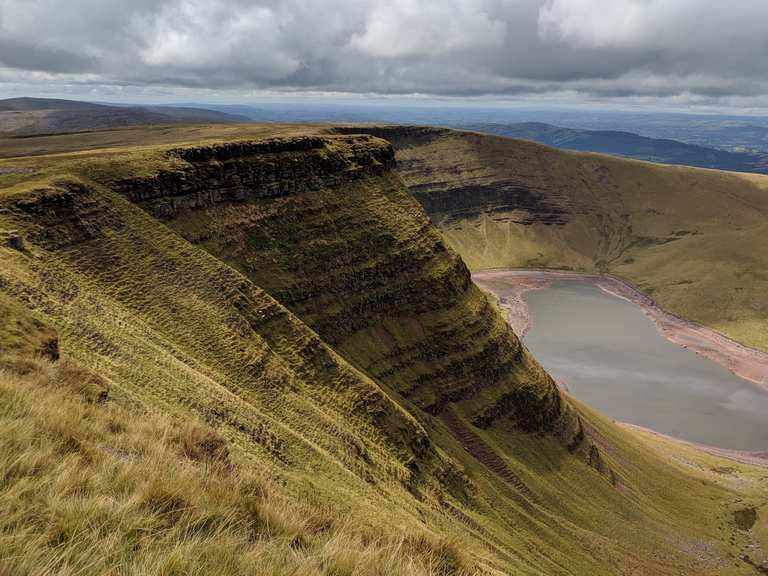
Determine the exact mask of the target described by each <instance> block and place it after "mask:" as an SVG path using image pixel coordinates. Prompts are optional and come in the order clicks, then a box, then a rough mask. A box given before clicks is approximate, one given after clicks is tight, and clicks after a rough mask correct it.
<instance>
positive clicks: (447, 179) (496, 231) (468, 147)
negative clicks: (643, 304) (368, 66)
mask: <svg viewBox="0 0 768 576" xmlns="http://www.w3.org/2000/svg"><path fill="white" fill-rule="evenodd" d="M373 131H374V132H376V133H379V134H381V135H383V136H385V137H388V138H391V139H392V141H393V142H394V143H395V145H396V147H397V157H398V161H399V171H400V174H401V175H402V177H403V179H404V181H405V182H406V184H407V185H408V187H409V188H410V189H411V191H412V192H413V193H414V195H415V196H416V197H417V198H418V199H419V201H420V202H421V203H422V204H423V205H424V207H425V208H426V210H427V212H429V213H430V215H431V217H432V219H433V221H434V222H435V223H437V224H438V226H439V227H440V229H441V231H442V232H443V235H444V237H445V238H446V239H447V241H448V244H449V245H450V246H451V247H453V248H454V249H455V250H456V251H457V252H458V253H459V254H461V255H462V257H463V258H464V259H465V260H466V262H467V264H468V265H469V267H470V268H472V269H475V270H478V269H484V268H501V267H542V268H562V269H574V270H585V271H600V272H608V273H611V274H615V275H617V276H620V277H622V278H624V279H626V280H628V281H629V282H631V283H632V284H634V285H636V286H637V287H639V288H640V289H641V290H642V291H643V292H645V293H646V294H648V295H650V296H652V297H653V298H654V299H655V300H657V301H658V302H659V303H660V304H661V305H662V306H663V307H664V308H665V309H667V310H669V311H670V312H673V313H675V314H677V315H679V316H682V317H684V318H686V319H690V320H695V321H698V322H700V323H702V324H705V325H707V326H710V327H713V328H715V329H717V330H720V331H722V332H724V333H725V334H727V335H728V336H731V337H732V338H734V339H736V340H739V341H741V342H744V343H746V344H749V345H751V346H756V347H758V348H761V349H763V350H768V329H766V326H768V296H766V295H767V294H768V242H766V241H765V239H766V238H768V177H764V176H758V175H747V174H737V173H729V172H719V171H714V170H703V169H695V168H687V167H681V166H663V165H658V164H649V163H644V162H637V161H631V160H622V159H618V158H610V157H607V156H600V155H597V154H586V153H572V152H564V151H559V150H554V149H551V148H547V147H545V146H541V145H538V144H534V143H530V142H523V141H516V140H509V139H505V138H500V137H496V136H488V135H482V134H475V133H470V132H458V131H449V130H435V129H397V128H394V129H386V128H384V129H380V130H378V131H377V130H373Z"/></svg>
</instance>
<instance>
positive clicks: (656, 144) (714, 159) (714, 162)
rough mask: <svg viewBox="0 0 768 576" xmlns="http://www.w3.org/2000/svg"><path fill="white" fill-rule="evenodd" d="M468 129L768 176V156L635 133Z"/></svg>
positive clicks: (520, 126)
mask: <svg viewBox="0 0 768 576" xmlns="http://www.w3.org/2000/svg"><path fill="white" fill-rule="evenodd" d="M465 128H469V129H471V130H476V131H478V132H487V133H490V134H497V135H499V136H507V137H509V138H519V139H523V140H532V141H534V142H539V143H540V144H546V145H548V146H553V147H555V148H562V149H565V150H577V151H580V152H599V153H602V154H611V155H614V156H623V157H626V158H634V159H636V160H646V161H649V162H659V163H662V164H679V165H685V166H694V167H697V168H716V169H719V170H730V171H735V172H757V173H763V174H764V173H768V155H764V154H758V153H752V152H729V151H726V150H718V149H716V148H709V147H706V146H699V145H696V144H687V143H685V142H679V141H677V140H670V139H666V138H649V137H646V136H640V135H639V134H635V133H633V132H625V131H619V130H584V129H576V128H562V127H560V126H553V125H551V124H545V123H543V122H521V123H515V124H472V125H468V126H465Z"/></svg>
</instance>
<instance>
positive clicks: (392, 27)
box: [0, 0, 768, 106]
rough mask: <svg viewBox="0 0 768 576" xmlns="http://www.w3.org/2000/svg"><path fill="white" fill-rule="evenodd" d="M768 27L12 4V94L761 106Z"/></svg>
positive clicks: (178, 1)
mask: <svg viewBox="0 0 768 576" xmlns="http://www.w3.org/2000/svg"><path fill="white" fill-rule="evenodd" d="M766 22H768V2H765V1H764V0H740V1H739V2H722V1H721V0H675V1H674V2H670V1H668V0H667V1H664V0H231V1H226V0H132V1H131V2H125V1H124V0H38V1H37V2H34V3H32V2H28V1H26V0H0V66H3V67H5V69H6V70H5V72H4V73H3V74H0V90H2V86H3V84H4V83H5V84H7V85H9V84H10V83H13V84H14V85H16V86H20V85H24V84H25V82H27V83H29V84H30V86H31V85H32V75H33V72H36V71H43V72H46V73H47V74H48V76H47V78H46V79H47V81H48V82H50V83H52V84H56V83H57V82H58V83H61V84H62V85H64V84H66V85H67V86H72V85H88V84H89V83H90V84H93V85H94V86H102V87H105V86H115V87H123V86H134V87H137V89H143V88H142V87H156V89H157V90H165V91H170V92H171V93H172V92H173V90H175V89H177V88H178V89H182V88H190V89H194V88H197V89H201V90H202V89H215V90H249V89H268V90H305V91H306V90H313V91H339V92H353V93H354V92H357V93H381V94H408V93H425V94H434V95H455V96H462V95H483V94H491V95H504V94H507V95H516V94H547V93H558V92H569V93H575V94H582V95H585V96H588V97H600V96H605V97H615V98H621V97H642V98H646V97H649V98H653V97H657V98H671V97H678V98H691V99H696V98H712V99H723V98H740V97H743V98H750V99H753V100H754V99H757V100H759V99H761V98H765V96H764V95H765V94H766V85H768V58H765V55H767V54H768V33H767V32H766V27H765V23H766ZM102 89H103V88H102ZM765 105H766V106H768V101H766V102H765Z"/></svg>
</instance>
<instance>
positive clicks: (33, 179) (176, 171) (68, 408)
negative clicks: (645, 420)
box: [0, 125, 768, 576]
mask: <svg viewBox="0 0 768 576" xmlns="http://www.w3.org/2000/svg"><path fill="white" fill-rule="evenodd" d="M364 131H365V129H361V128H355V129H353V128H347V129H345V130H344V132H346V133H344V134H340V133H339V129H338V128H336V127H321V126H315V127H301V126H295V125H294V126H274V125H270V126H263V125H261V126H260V125H242V126H239V125H237V126H236V125H229V126H228V125H221V126H182V127H172V128H163V129H159V128H125V129H122V130H112V131H105V132H89V133H85V134H72V135H57V136H42V137H36V138H25V139H22V140H23V142H19V141H18V139H10V140H8V142H11V143H12V144H13V146H12V147H9V148H4V154H5V158H3V159H2V160H0V238H2V244H1V247H0V262H2V265H1V266H0V312H2V314H0V318H2V324H0V353H1V356H0V366H1V367H2V370H0V394H2V396H3V398H4V399H5V401H3V402H2V403H0V427H2V428H0V458H2V462H3V466H2V467H3V470H6V473H5V474H4V476H3V479H2V483H0V510H1V511H2V514H0V533H2V534H3V536H4V538H2V539H0V568H2V570H5V571H9V572H10V573H21V574H27V573H28V574H33V573H39V571H40V568H39V567H41V566H42V567H45V569H46V570H48V571H49V572H53V573H73V574H74V573H84V572H91V573H100V572H109V571H115V570H117V571H120V572H122V573H127V574H146V573H153V574H154V573H167V574H174V573H178V574H208V573H218V574H247V573H253V572H254V570H256V571H260V572H261V573H264V572H266V573H272V574H285V575H287V574H310V575H313V574H317V575H320V574H323V575H330V574H363V575H369V574H370V575H374V574H379V575H381V574H434V575H443V576H446V575H469V574H523V575H527V574H530V575H539V576H543V575H546V576H551V575H580V574H590V575H592V574H595V575H597V574H605V575H614V574H627V575H629V574H634V575H637V574H648V575H650V574H653V575H665V574H669V575H673V574H674V575H678V574H681V573H683V574H713V575H714V574H718V575H727V574H733V575H736V574H744V575H748V574H754V573H755V571H756V570H757V567H758V566H760V564H761V563H763V562H765V560H766V558H765V552H764V550H765V548H766V547H767V546H768V541H767V540H766V538H768V533H767V531H766V527H767V526H768V524H767V522H768V517H767V516H766V508H765V506H766V505H765V502H766V498H765V496H766V494H765V484H764V482H763V481H762V479H763V478H764V476H765V470H764V469H762V468H759V467H757V466H753V465H751V464H746V463H742V462H739V461H731V460H723V459H721V458H719V457H715V456H712V455H710V454H707V453H704V452H701V451H698V450H696V449H694V448H692V447H690V446H687V445H683V444H679V443H676V442H673V441H670V440H667V439H664V438H660V437H657V436H654V435H652V434H648V433H644V432H641V431H637V430H633V429H629V428H626V427H623V426H620V425H617V424H616V423H614V422H612V421H610V420H608V419H606V418H604V417H603V416H601V415H600V414H597V413H595V412H594V411H592V410H591V409H590V408H589V407H587V406H584V405H582V404H580V403H579V402H577V401H575V400H574V399H572V398H570V397H569V396H568V395H567V394H566V393H565V392H563V391H561V390H559V389H558V388H557V386H556V385H555V384H554V382H553V381H552V379H551V378H550V377H549V376H548V375H547V374H546V372H545V371H544V370H543V369H542V368H541V367H540V366H539V365H538V363H537V362H536V360H535V359H534V358H532V357H531V356H530V354H529V353H528V351H527V350H526V349H525V347H524V346H523V345H522V344H521V343H520V341H519V340H518V338H517V337H516V335H515V334H514V333H513V332H512V330H511V329H510V328H509V326H508V325H507V323H506V322H505V320H504V318H503V316H502V314H501V311H500V309H499V308H497V306H496V303H495V302H494V301H493V300H492V299H490V298H489V297H488V296H487V295H486V294H485V293H483V292H482V291H481V290H479V289H478V288H477V287H476V286H475V285H474V284H473V283H472V281H471V278H470V274H469V268H468V266H467V264H465V261H466V262H468V263H469V265H470V266H471V267H475V268H476V267H478V266H479V265H492V264H498V265H508V264H509V263H510V262H511V261H512V260H505V258H509V259H512V258H516V259H517V260H514V261H519V262H525V263H529V262H528V261H529V260H530V259H531V258H532V257H533V258H534V259H536V258H539V259H541V258H543V256H539V255H538V251H540V250H543V249H544V248H543V247H544V246H545V244H544V242H545V240H548V241H550V244H549V245H547V246H551V247H547V248H546V249H547V252H546V255H547V256H548V257H549V258H550V260H548V261H544V262H541V264H546V263H547V262H549V263H551V264H553V265H560V264H561V263H562V264H563V265H565V263H566V259H567V262H570V263H575V262H578V263H582V262H583V263H584V264H583V265H584V266H585V267H587V266H598V263H597V257H598V256H600V259H601V260H604V261H605V262H606V264H605V265H603V264H600V266H601V267H603V266H608V267H609V266H610V265H611V263H612V262H613V261H612V260H609V259H608V258H609V256H611V255H613V254H614V252H613V250H614V248H613V246H612V245H610V243H607V242H605V241H603V240H600V239H601V238H607V239H609V240H613V239H614V236H613V235H611V234H608V232H609V231H611V230H613V228H612V226H613V222H612V221H610V220H608V217H607V216H606V222H605V227H604V230H605V231H606V232H605V234H604V235H603V236H601V235H600V234H595V235H594V236H593V234H592V232H590V231H589V230H588V229H587V225H586V224H582V225H580V227H579V226H577V227H576V229H577V230H585V232H584V233H583V236H581V237H580V236H578V234H575V233H574V236H573V237H574V238H577V239H579V238H581V239H582V240H583V246H584V248H583V249H582V245H581V244H578V243H575V244H571V243H570V242H571V236H569V235H567V234H565V233H563V235H562V238H561V239H560V240H559V243H558V244H555V242H554V241H553V240H549V237H548V236H547V234H549V233H551V232H553V231H560V230H563V229H564V228H563V227H567V226H569V222H571V221H576V219H577V216H576V215H577V214H578V213H577V211H576V210H575V208H572V207H571V206H570V205H566V199H568V198H569V196H568V187H565V186H564V188H565V190H564V191H561V193H560V195H559V196H558V195H555V194H551V193H549V192H548V193H547V195H546V197H547V198H546V199H545V200H543V199H542V198H540V196H543V192H542V191H541V190H534V191H533V192H532V191H530V190H524V189H523V187H522V185H517V186H516V187H513V186H512V184H509V183H508V180H511V179H512V178H513V176H514V174H518V171H521V170H522V168H521V167H523V166H525V170H527V172H526V174H527V177H528V178H533V177H534V176H533V175H534V174H537V173H538V174H540V176H539V177H540V178H541V180H542V182H545V183H549V184H547V185H548V186H552V187H553V188H554V187H557V186H560V185H561V182H570V177H571V174H570V172H567V171H566V169H565V168H561V166H560V165H558V164H555V165H553V166H552V167H551V169H550V170H562V172H559V173H557V174H552V173H551V172H548V171H547V170H546V169H543V168H542V165H546V164H545V163H544V162H540V163H539V164H538V165H536V164H532V165H527V166H526V162H528V161H533V160H535V159H536V158H537V157H539V156H540V155H543V154H545V153H546V154H553V155H555V156H554V158H560V157H559V156H557V155H558V154H562V155H563V157H564V158H565V160H560V161H561V162H563V163H566V162H567V159H568V158H572V157H576V158H577V160H579V159H580V158H581V157H580V156H577V155H569V154H566V153H562V152H556V151H551V150H549V149H546V148H543V147H541V146H537V145H533V144H528V143H519V142H513V141H509V140H504V139H493V137H487V136H478V135H471V134H466V133H453V132H445V131H433V130H426V129H418V128H417V129H413V128H398V129H386V130H385V132H383V133H381V134H378V135H370V134H363V133H361V132H364ZM374 131H375V130H374ZM381 135H386V136H388V137H389V138H391V139H392V140H393V141H394V142H395V143H396V145H397V155H398V157H399V160H398V161H399V167H398V164H396V162H395V159H396V156H395V149H393V148H392V146H391V145H390V144H389V143H388V142H387V141H386V140H384V139H381V138H379V137H378V136H381ZM485 138H491V139H492V141H493V142H496V141H499V142H500V143H499V144H498V146H499V147H500V149H501V150H503V152H504V154H503V155H502V154H498V155H496V156H494V157H495V158H496V159H497V162H498V165H492V164H490V160H486V159H485V157H483V156H481V152H482V151H488V150H489V148H488V147H487V146H486V145H485V144H483V145H482V146H479V147H477V148H471V147H469V146H471V145H472V143H473V142H475V141H476V140H477V141H480V142H481V143H482V142H485V141H484V140H483V139H485ZM3 142H5V141H3ZM510 142H511V143H512V144H508V143H510ZM509 146H511V148H510V147H509ZM468 147H469V148H468ZM512 149H517V150H518V152H517V154H518V155H523V154H525V153H526V152H525V151H527V150H533V152H531V154H532V158H529V157H527V156H521V158H522V159H521V160H520V161H519V162H516V163H510V154H511V150H512ZM491 151H492V152H494V153H495V152H496V151H495V150H491ZM595 158H598V160H595V162H598V161H599V162H609V163H610V162H626V163H627V164H628V167H627V168H626V172H625V173H622V177H624V178H626V180H625V181H626V182H628V183H631V182H634V180H633V178H640V179H642V180H643V181H644V178H645V176H647V175H648V174H649V173H650V174H653V170H655V168H654V167H652V166H650V165H647V164H642V163H632V162H629V161H620V160H615V159H605V158H603V157H595ZM513 159H514V157H513ZM579 161H581V160H579ZM427 162H429V163H430V164H427ZM573 162H576V160H573ZM505 165H506V166H508V168H507V169H504V168H503V166H505ZM649 166H650V167H649ZM665 169H671V168H665ZM569 170H570V168H569ZM709 174H710V173H708V172H707V173H705V175H704V176H699V177H698V179H694V180H693V183H694V184H696V185H701V186H704V185H705V184H706V183H707V182H708V175H709ZM558 175H559V177H560V178H561V180H559V179H558V178H556V177H555V176H558ZM470 176H471V181H472V184H471V185H469V184H468V185H466V186H464V188H463V189H462V188H461V187H460V186H459V184H461V183H464V182H465V179H467V178H469V177H470ZM694 176H695V175H694ZM514 177H520V176H519V175H518V176H514ZM641 177H642V178H641ZM722 177H723V178H725V179H726V183H732V182H734V181H736V180H733V179H735V178H737V177H738V178H742V179H744V180H743V181H744V182H750V180H748V179H746V178H747V177H745V176H735V175H724V176H722ZM660 178H661V177H660ZM755 178H756V180H755V181H754V182H755V183H754V192H753V195H754V198H753V203H755V202H757V198H758V197H759V191H760V190H761V188H760V186H761V185H762V184H761V183H762V181H761V180H759V179H757V177H755ZM660 181H663V179H662V180H660ZM739 181H741V180H739ZM457 182H458V183H457ZM500 182H503V185H502V184H500ZM654 182H655V181H654ZM483 183H485V184H483ZM405 184H408V186H409V187H410V191H409V189H408V187H406V185H405ZM483 185H484V186H485V187H483ZM544 185H545V184H541V186H544ZM635 185H637V184H635ZM706 185H708V184H706ZM518 189H519V190H518ZM462 190H463V192H462ZM510 190H517V191H516V192H514V194H512V195H510V192H509V191H510ZM546 190H547V191H548V190H549V189H546ZM712 194H714V192H712ZM417 198H418V199H419V200H420V201H421V203H422V204H423V205H424V206H426V208H427V212H429V213H430V214H431V216H432V220H433V221H434V222H436V223H438V224H439V226H440V228H438V227H436V226H434V225H433V223H432V222H431V221H430V218H428V216H427V213H426V212H425V211H424V209H423V208H422V206H421V205H420V204H419V202H417V200H416V199H417ZM512 201H514V206H513V205H512ZM736 204H737V205H738V206H739V207H742V204H741V203H738V202H737V203H736ZM671 206H676V204H671ZM497 209H498V210H497ZM707 209H708V208H707ZM621 213H622V212H620V211H619V214H621ZM705 213H706V212H705ZM747 213H748V211H747V209H746V208H743V212H739V213H738V214H737V213H735V212H734V218H736V217H737V216H738V218H739V222H740V224H739V225H740V226H744V230H745V231H748V232H751V226H752V225H753V224H754V223H753V222H752V221H751V220H749V219H748V218H747V217H746V216H745V215H746V214H747ZM499 214H505V218H506V219H507V220H505V221H504V222H505V224H501V223H500V224H499V225H500V226H501V225H505V226H507V228H506V229H507V230H509V231H510V232H509V238H510V241H509V242H508V243H502V242H498V243H496V239H497V237H496V236H491V235H488V234H483V235H478V234H476V233H475V232H474V231H473V229H474V228H475V222H476V221H479V222H480V224H479V226H481V227H484V226H487V223H488V222H489V221H492V220H493V219H494V218H496V217H497V216H498V215H499ZM578 217H579V218H580V217H582V215H578ZM596 218H597V216H596ZM512 219H514V220H515V222H514V223H510V222H511V220H512ZM618 220H619V221H620V222H621V221H623V218H622V217H621V216H619V217H618ZM630 221H631V220H630ZM702 222H703V223H704V222H706V220H702ZM703 223H702V224H701V229H702V235H704V233H705V232H706V233H709V229H708V228H705V227H704V224H703ZM518 226H520V227H526V226H527V228H520V229H521V230H529V229H530V230H536V231H537V232H536V235H532V236H531V237H530V238H526V237H525V236H524V235H523V234H522V233H520V232H518V231H517V230H518V228H517V227H518ZM464 227H467V230H468V232H465V231H464ZM487 230H491V228H490V227H488V228H487ZM568 230H570V229H568ZM601 230H603V229H601ZM659 230H661V228H659ZM441 231H442V233H443V234H441ZM648 233H649V232H648ZM658 233H661V232H658ZM558 234H559V232H558V233H557V234H552V236H557V235H558ZM514 235H516V237H514V240H515V241H514V242H513V241H512V240H513V236H514ZM691 235H693V234H691ZM681 237H684V236H681ZM685 237H687V236H685ZM444 238H447V239H448V241H449V242H448V243H446V242H445V241H444ZM499 238H503V237H502V236H501V235H500V236H499ZM624 238H625V236H622V235H617V236H616V241H617V242H616V245H617V246H618V247H619V248H620V247H621V246H623V244H621V242H619V241H621V240H623V239H624ZM491 240H493V243H492V242H491ZM470 242H472V243H473V244H472V245H471V246H470ZM601 242H602V243H601ZM592 243H595V244H594V246H595V247H594V250H595V253H594V254H593V253H591V252H588V251H587V248H590V249H592V247H593V244H592ZM451 246H454V247H456V248H457V249H458V250H454V249H453V248H452V247H451ZM616 249H618V248H616ZM692 249H693V248H692ZM542 254H545V253H544V252H542ZM632 254H633V253H632ZM531 255H533V256H531ZM641 256H642V255H641V254H640V253H638V254H637V257H638V260H640V258H641ZM705 256H707V253H704V255H703V256H702V258H703V257H705ZM628 257H630V254H624V253H623V252H621V253H620V258H619V259H620V261H621V260H623V259H626V258H628ZM558 258H560V259H561V260H558ZM642 258H645V257H644V256H642ZM642 262H645V261H644V260H643V261H642ZM40 495H42V497H40Z"/></svg>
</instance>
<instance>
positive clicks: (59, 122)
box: [0, 98, 248, 136]
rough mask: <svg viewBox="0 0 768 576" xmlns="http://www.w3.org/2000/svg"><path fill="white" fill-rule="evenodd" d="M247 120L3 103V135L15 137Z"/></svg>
mask: <svg viewBox="0 0 768 576" xmlns="http://www.w3.org/2000/svg"><path fill="white" fill-rule="evenodd" d="M247 121H248V118H246V117H245V116H239V115H236V114H228V113H226V112H218V111H214V110H205V109H202V108H186V107H171V106H111V105H106V104H93V103H90V102H80V101H76V100H61V99H55V98H9V99H6V100H0V134H10V135H15V136H29V135H33V134H50V133H55V132H77V131H81V130H94V129H99V128H114V127H121V126H142V125H148V124H179V123H197V122H247Z"/></svg>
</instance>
